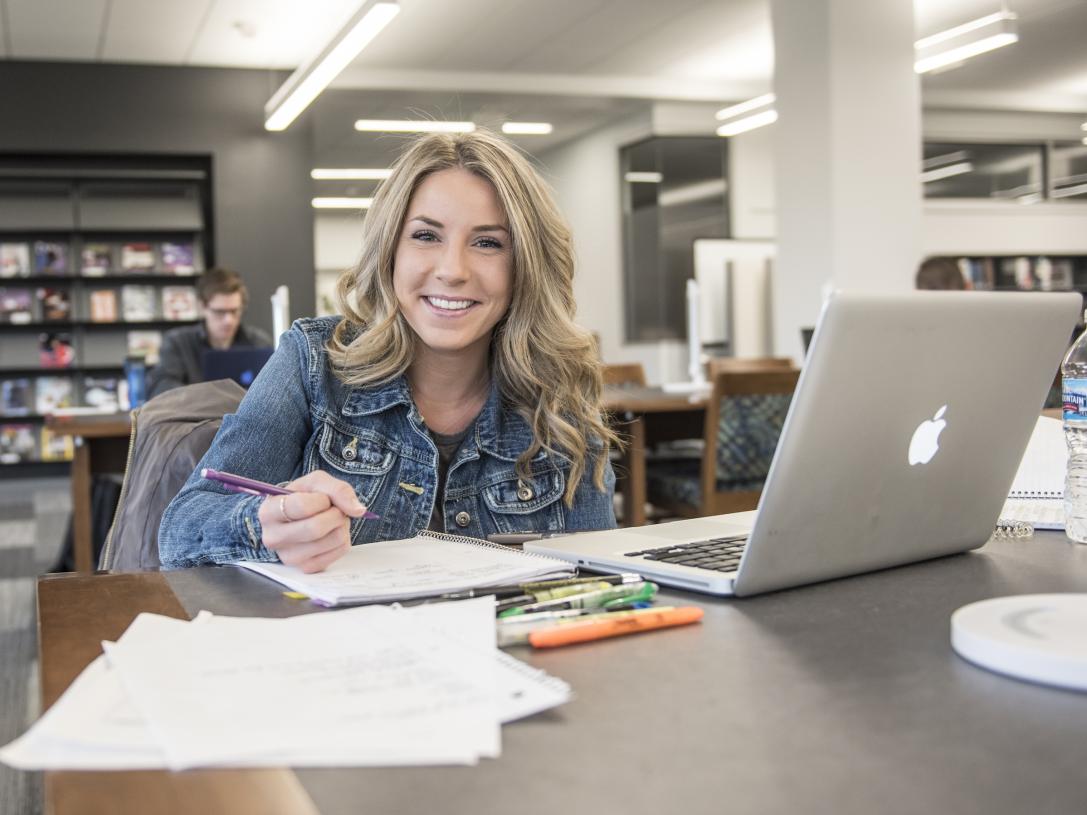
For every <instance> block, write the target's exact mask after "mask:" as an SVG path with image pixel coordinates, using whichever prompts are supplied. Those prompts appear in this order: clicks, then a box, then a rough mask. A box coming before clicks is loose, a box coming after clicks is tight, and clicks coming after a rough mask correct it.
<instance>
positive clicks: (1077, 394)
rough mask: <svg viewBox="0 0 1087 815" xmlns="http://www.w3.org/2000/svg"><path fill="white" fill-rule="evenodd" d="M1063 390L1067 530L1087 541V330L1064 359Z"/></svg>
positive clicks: (1069, 535)
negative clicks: (1066, 462)
mask: <svg viewBox="0 0 1087 815" xmlns="http://www.w3.org/2000/svg"><path fill="white" fill-rule="evenodd" d="M1084 319H1085V320H1087V313H1085V315H1084ZM1061 392H1062V394H1063V398H1062V400H1061V401H1062V402H1063V403H1064V440H1065V442H1067V444H1068V473H1067V474H1066V476H1065V481H1064V528H1065V534H1066V535H1068V537H1069V538H1071V539H1072V540H1074V541H1076V542H1078V543H1087V330H1084V332H1083V333H1082V334H1080V335H1079V339H1077V340H1076V341H1075V343H1073V344H1072V347H1071V348H1069V349H1068V353H1067V354H1065V357H1064V362H1063V363H1061Z"/></svg>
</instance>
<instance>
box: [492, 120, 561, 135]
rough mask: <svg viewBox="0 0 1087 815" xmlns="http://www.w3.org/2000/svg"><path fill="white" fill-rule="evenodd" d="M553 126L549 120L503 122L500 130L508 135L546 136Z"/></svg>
mask: <svg viewBox="0 0 1087 815" xmlns="http://www.w3.org/2000/svg"><path fill="white" fill-rule="evenodd" d="M554 129H555V128H554V127H552V126H551V122H503V123H502V132H503V133H506V134H508V135H510V136H546V135H547V134H548V133H550V132H551V131H552V130H554Z"/></svg>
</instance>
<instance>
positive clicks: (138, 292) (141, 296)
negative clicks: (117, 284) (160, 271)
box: [121, 284, 155, 323]
mask: <svg viewBox="0 0 1087 815" xmlns="http://www.w3.org/2000/svg"><path fill="white" fill-rule="evenodd" d="M121 311H122V313H123V314H124V317H125V321H126V322H130V323H140V322H147V321H148V320H153V319H155V287H154V286H137V285H132V284H129V285H126V286H121Z"/></svg>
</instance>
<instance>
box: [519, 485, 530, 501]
mask: <svg viewBox="0 0 1087 815" xmlns="http://www.w3.org/2000/svg"><path fill="white" fill-rule="evenodd" d="M532 495H533V492H532V487H530V486H529V485H528V484H526V483H525V482H524V481H518V482H517V498H518V500H520V501H531V500H532Z"/></svg>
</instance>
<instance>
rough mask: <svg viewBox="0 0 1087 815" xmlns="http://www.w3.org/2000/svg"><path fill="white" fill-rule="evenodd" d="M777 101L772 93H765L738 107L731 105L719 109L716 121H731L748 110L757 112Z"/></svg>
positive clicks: (741, 103)
mask: <svg viewBox="0 0 1087 815" xmlns="http://www.w3.org/2000/svg"><path fill="white" fill-rule="evenodd" d="M775 101H777V97H776V96H775V95H774V94H772V93H766V94H763V95H762V96H756V97H755V98H754V99H748V100H747V101H746V102H740V104H738V105H733V106H732V107H728V108H721V109H720V110H719V111H717V121H719V122H720V121H723V120H724V119H731V118H733V117H735V116H739V115H740V114H741V113H747V112H748V111H750V110H758V109H759V108H761V107H766V106H767V105H772V104H774V102H775Z"/></svg>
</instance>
